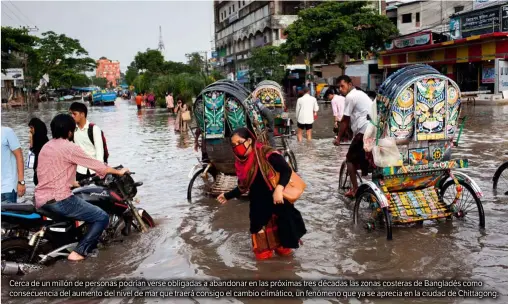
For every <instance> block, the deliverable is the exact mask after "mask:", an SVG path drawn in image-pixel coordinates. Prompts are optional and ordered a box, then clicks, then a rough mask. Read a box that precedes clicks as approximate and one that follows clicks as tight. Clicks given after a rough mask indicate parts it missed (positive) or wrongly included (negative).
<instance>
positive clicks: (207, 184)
mask: <svg viewBox="0 0 508 304" xmlns="http://www.w3.org/2000/svg"><path fill="white" fill-rule="evenodd" d="M205 169H206V168H201V169H199V170H198V171H197V172H196V173H194V175H193V176H192V178H191V180H190V182H189V186H187V200H188V201H189V202H191V201H192V188H196V187H194V183H195V182H196V181H197V180H198V181H199V180H201V181H203V182H202V184H203V185H202V186H200V187H199V188H200V189H199V190H200V191H202V192H204V194H205V195H208V192H209V191H210V189H211V187H212V185H213V183H214V182H215V177H216V174H215V172H214V171H215V170H214V168H210V170H209V171H208V173H207V177H206V178H202V177H201V174H202V173H203V172H204V171H205Z"/></svg>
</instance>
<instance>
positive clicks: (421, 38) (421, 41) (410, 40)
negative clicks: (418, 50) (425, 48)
mask: <svg viewBox="0 0 508 304" xmlns="http://www.w3.org/2000/svg"><path fill="white" fill-rule="evenodd" d="M431 40H432V33H426V34H423V35H414V36H409V37H403V38H399V39H395V40H393V45H394V46H395V47H396V48H398V49H401V48H406V47H412V46H415V45H425V44H428V43H429V42H431Z"/></svg>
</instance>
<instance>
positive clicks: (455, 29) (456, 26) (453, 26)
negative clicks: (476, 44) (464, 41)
mask: <svg viewBox="0 0 508 304" xmlns="http://www.w3.org/2000/svg"><path fill="white" fill-rule="evenodd" d="M450 38H451V39H452V40H456V39H460V38H462V34H461V32H460V18H459V17H455V18H450Z"/></svg>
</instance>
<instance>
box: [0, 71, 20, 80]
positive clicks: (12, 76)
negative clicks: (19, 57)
mask: <svg viewBox="0 0 508 304" xmlns="http://www.w3.org/2000/svg"><path fill="white" fill-rule="evenodd" d="M23 79H25V77H24V75H23V69H6V70H5V74H4V73H2V80H23Z"/></svg>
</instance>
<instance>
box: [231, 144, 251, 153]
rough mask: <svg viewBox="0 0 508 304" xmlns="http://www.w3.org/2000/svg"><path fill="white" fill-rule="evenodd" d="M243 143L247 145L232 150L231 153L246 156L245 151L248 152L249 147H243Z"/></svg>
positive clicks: (240, 145)
mask: <svg viewBox="0 0 508 304" xmlns="http://www.w3.org/2000/svg"><path fill="white" fill-rule="evenodd" d="M245 143H247V141H245V142H244V143H242V144H239V145H237V146H235V147H234V148H233V152H234V153H235V154H236V156H238V157H245V154H247V150H249V147H250V144H249V145H248V146H245Z"/></svg>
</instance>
